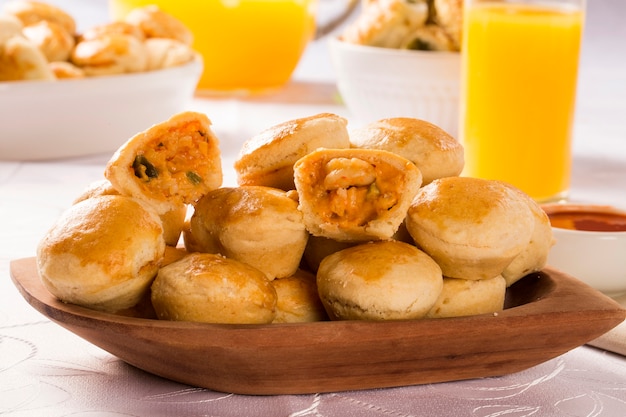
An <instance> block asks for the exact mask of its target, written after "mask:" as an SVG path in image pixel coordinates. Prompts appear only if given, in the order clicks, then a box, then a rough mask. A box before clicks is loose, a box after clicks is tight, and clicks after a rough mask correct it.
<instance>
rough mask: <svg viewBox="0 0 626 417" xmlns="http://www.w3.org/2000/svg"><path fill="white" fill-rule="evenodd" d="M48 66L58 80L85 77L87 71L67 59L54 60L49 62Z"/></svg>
mask: <svg viewBox="0 0 626 417" xmlns="http://www.w3.org/2000/svg"><path fill="white" fill-rule="evenodd" d="M48 67H49V68H50V70H51V71H52V74H54V77H55V78H56V79H57V80H63V79H76V78H85V77H86V76H87V75H86V74H85V71H83V70H82V69H81V68H78V67H77V66H76V65H74V64H72V63H71V62H67V61H54V62H50V63H48Z"/></svg>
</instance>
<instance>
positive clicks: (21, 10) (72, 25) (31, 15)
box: [3, 0, 76, 35]
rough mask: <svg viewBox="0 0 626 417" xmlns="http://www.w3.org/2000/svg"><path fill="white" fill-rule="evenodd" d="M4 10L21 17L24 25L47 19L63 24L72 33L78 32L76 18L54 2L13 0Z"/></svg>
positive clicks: (6, 4)
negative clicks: (53, 3)
mask: <svg viewBox="0 0 626 417" xmlns="http://www.w3.org/2000/svg"><path fill="white" fill-rule="evenodd" d="M3 10H4V12H5V13H8V14H11V15H13V16H15V17H17V18H18V19H20V20H21V21H22V23H23V25H24V26H28V25H32V24H35V23H39V22H41V21H43V20H45V21H48V22H54V23H57V24H59V25H61V26H62V27H63V28H64V29H65V30H66V31H67V32H68V33H69V34H71V35H73V34H75V33H76V21H75V20H74V18H73V17H72V16H71V15H70V14H68V13H66V12H65V11H64V10H62V9H60V8H59V7H57V6H54V5H52V4H48V3H44V2H39V1H32V0H13V1H9V2H7V3H5V5H4V6H3Z"/></svg>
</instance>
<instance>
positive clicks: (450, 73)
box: [329, 38, 461, 137]
mask: <svg viewBox="0 0 626 417" xmlns="http://www.w3.org/2000/svg"><path fill="white" fill-rule="evenodd" d="M329 48H330V54H331V59H332V63H333V67H334V69H335V75H336V77H337V88H338V89H339V93H340V94H341V97H342V99H343V101H344V103H345V104H346V107H347V108H348V110H349V111H350V112H351V113H352V114H353V115H354V116H355V117H356V118H357V119H358V120H359V122H361V123H370V122H374V121H376V120H379V119H382V118H386V117H415V118H418V119H423V120H426V121H428V122H431V123H434V124H436V125H437V126H439V127H441V128H442V129H444V130H445V131H446V132H448V133H449V134H451V135H452V136H454V137H457V135H458V123H459V91H460V66H461V57H460V54H459V53H454V52H434V51H413V50H401V49H391V48H379V47H372V46H363V45H354V44H350V43H347V42H342V41H341V40H339V39H337V38H333V39H330V40H329Z"/></svg>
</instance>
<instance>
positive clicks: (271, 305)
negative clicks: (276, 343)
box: [151, 253, 276, 324]
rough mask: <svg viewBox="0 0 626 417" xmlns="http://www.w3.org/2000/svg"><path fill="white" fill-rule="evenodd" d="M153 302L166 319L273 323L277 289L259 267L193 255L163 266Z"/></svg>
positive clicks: (204, 254)
mask: <svg viewBox="0 0 626 417" xmlns="http://www.w3.org/2000/svg"><path fill="white" fill-rule="evenodd" d="M151 299H152V305H153V306H154V310H155V311H156V314H157V317H158V318H159V319H162V320H177V321H192V322H203V323H225V324H264V323H271V322H272V320H274V317H275V315H276V291H275V290H274V287H273V286H272V284H271V283H270V281H269V280H267V279H266V278H265V275H264V274H263V273H262V272H260V271H258V270H256V269H255V268H253V267H251V266H249V265H246V264H244V263H242V262H239V261H236V260H233V259H228V258H226V257H224V256H221V255H217V254H210V253H193V254H189V255H187V256H185V257H184V258H182V259H180V260H179V261H176V262H173V263H171V264H169V265H168V266H165V267H163V268H161V269H160V270H159V273H158V275H157V277H156V278H155V280H154V282H153V284H152V295H151Z"/></svg>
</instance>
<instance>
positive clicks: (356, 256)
mask: <svg viewBox="0 0 626 417" xmlns="http://www.w3.org/2000/svg"><path fill="white" fill-rule="evenodd" d="M317 288H318V292H319V295H320V298H321V300H322V303H323V304H324V307H325V308H326V311H327V313H328V316H329V317H330V318H331V320H404V319H419V318H422V317H424V316H425V315H426V313H428V311H430V309H431V308H432V306H433V305H434V304H435V302H436V301H437V298H438V297H439V294H441V291H442V288H443V275H442V274H441V268H440V267H439V265H437V263H436V262H435V261H434V260H433V259H432V258H431V257H430V256H428V255H427V254H426V253H424V252H423V251H421V250H419V249H418V248H416V247H415V246H413V245H409V244H408V243H404V242H398V241H380V242H372V243H364V244H361V245H357V246H353V247H351V248H348V249H344V250H341V251H339V252H335V253H333V254H332V255H329V256H328V257H326V258H325V259H324V260H323V261H322V263H321V264H320V267H319V269H318V271H317Z"/></svg>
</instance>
